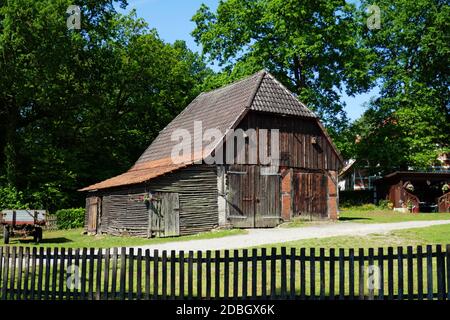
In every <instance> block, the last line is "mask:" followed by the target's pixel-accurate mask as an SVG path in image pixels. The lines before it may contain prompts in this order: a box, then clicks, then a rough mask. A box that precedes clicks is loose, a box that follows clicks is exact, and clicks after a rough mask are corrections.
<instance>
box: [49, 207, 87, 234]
mask: <svg viewBox="0 0 450 320" xmlns="http://www.w3.org/2000/svg"><path fill="white" fill-rule="evenodd" d="M55 214H56V224H57V226H58V229H75V228H82V227H83V226H84V215H85V209H83V208H73V209H61V210H58V211H56V213H55Z"/></svg>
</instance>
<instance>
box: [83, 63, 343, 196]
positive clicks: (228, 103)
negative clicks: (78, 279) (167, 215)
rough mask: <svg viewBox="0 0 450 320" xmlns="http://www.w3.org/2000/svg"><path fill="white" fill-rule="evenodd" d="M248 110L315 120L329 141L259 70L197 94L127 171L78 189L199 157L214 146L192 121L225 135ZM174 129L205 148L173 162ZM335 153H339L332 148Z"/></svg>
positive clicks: (146, 175)
mask: <svg viewBox="0 0 450 320" xmlns="http://www.w3.org/2000/svg"><path fill="white" fill-rule="evenodd" d="M249 110H254V111H262V112H269V113H275V114H282V115H293V116H300V117H305V118H311V119H316V120H317V122H318V124H319V126H320V127H321V128H322V130H323V131H324V133H325V135H326V137H327V138H328V140H329V141H330V143H331V139H330V138H329V136H328V135H327V134H326V132H325V130H324V129H323V127H322V126H321V124H320V122H319V121H318V118H317V116H316V115H315V114H314V113H313V112H312V111H311V110H309V109H308V108H307V107H306V106H305V105H304V104H303V103H301V102H300V101H299V100H298V99H297V98H296V97H295V96H294V95H293V94H292V93H291V92H290V91H289V90H288V89H287V88H285V87H284V86H283V85H282V84H281V83H280V82H278V81H277V80H276V79H275V78H274V77H273V76H272V75H271V74H270V73H269V72H267V71H265V70H263V71H260V72H258V73H256V74H254V75H252V76H250V77H247V78H245V79H243V80H240V81H237V82H234V83H232V84H230V85H227V86H225V87H222V88H219V89H216V90H213V91H210V92H206V93H201V94H200V95H199V96H197V97H196V98H195V99H194V100H193V101H192V102H191V103H190V104H189V105H188V106H187V107H186V108H185V109H184V110H183V111H182V112H181V113H180V114H179V115H178V116H177V117H176V118H175V119H174V120H172V122H170V123H169V124H168V125H167V127H165V128H164V129H163V130H162V131H161V132H160V133H159V135H158V136H157V137H156V139H155V140H154V141H153V142H152V144H151V145H150V146H149V147H148V148H147V150H145V151H144V153H143V154H142V155H141V156H140V157H139V159H138V160H137V161H136V163H135V164H134V165H133V167H132V168H131V169H130V170H128V171H127V172H125V173H124V174H121V175H119V176H116V177H113V178H111V179H108V180H105V181H103V182H100V183H96V184H94V185H91V186H89V187H86V188H84V189H81V190H80V191H94V190H98V189H106V188H111V187H117V186H122V185H131V184H136V183H141V182H145V181H148V180H150V179H153V178H155V177H158V176H160V175H163V174H166V173H169V172H171V171H174V170H178V169H180V168H182V167H185V166H188V165H190V164H192V163H194V162H196V161H198V160H202V159H204V158H205V157H206V156H208V155H209V153H210V151H212V150H213V149H214V147H215V146H214V147H211V146H208V145H209V143H210V142H204V141H203V140H202V136H201V135H194V122H195V121H201V122H202V130H203V131H204V130H206V129H209V128H215V129H218V130H220V132H221V133H223V135H224V136H225V133H226V132H227V130H229V129H232V128H234V127H235V126H236V125H237V124H238V123H239V121H240V120H241V119H242V118H243V117H244V116H245V114H246V113H247V112H248V111H249ZM177 129H185V130H187V131H189V133H191V136H192V137H193V139H192V141H191V145H192V146H196V145H202V146H203V150H206V151H205V152H204V153H203V154H195V155H193V156H192V157H191V158H190V159H184V161H183V163H181V164H174V163H173V161H172V159H171V152H172V150H173V146H175V145H177V144H178V143H179V142H178V141H172V134H173V133H174V131H175V130H177ZM222 138H223V137H222ZM331 145H333V144H332V143H331ZM208 147H209V149H208ZM333 148H334V146H333ZM334 149H335V148H334ZM335 152H336V154H337V155H338V156H339V152H338V151H337V150H336V149H335ZM339 157H340V156H339ZM177 162H178V161H177Z"/></svg>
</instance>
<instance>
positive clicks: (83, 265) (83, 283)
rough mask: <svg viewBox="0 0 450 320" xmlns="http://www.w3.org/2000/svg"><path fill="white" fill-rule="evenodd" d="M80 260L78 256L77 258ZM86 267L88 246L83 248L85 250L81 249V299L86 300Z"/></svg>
mask: <svg viewBox="0 0 450 320" xmlns="http://www.w3.org/2000/svg"><path fill="white" fill-rule="evenodd" d="M76 260H78V258H77V259H76ZM86 268H87V248H83V250H82V251H81V276H80V281H81V289H80V290H81V292H80V294H81V300H85V299H86V281H87V279H86Z"/></svg>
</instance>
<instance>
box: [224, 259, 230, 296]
mask: <svg viewBox="0 0 450 320" xmlns="http://www.w3.org/2000/svg"><path fill="white" fill-rule="evenodd" d="M224 255H225V257H224V266H223V272H224V274H223V297H224V298H225V299H228V297H229V296H230V292H229V289H230V251H228V250H225V253H224Z"/></svg>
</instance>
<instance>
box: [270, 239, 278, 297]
mask: <svg viewBox="0 0 450 320" xmlns="http://www.w3.org/2000/svg"><path fill="white" fill-rule="evenodd" d="M276 264H277V249H276V248H272V250H271V253H270V298H271V299H275V297H276V295H277V287H276V285H277V278H276V276H277V274H276Z"/></svg>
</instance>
